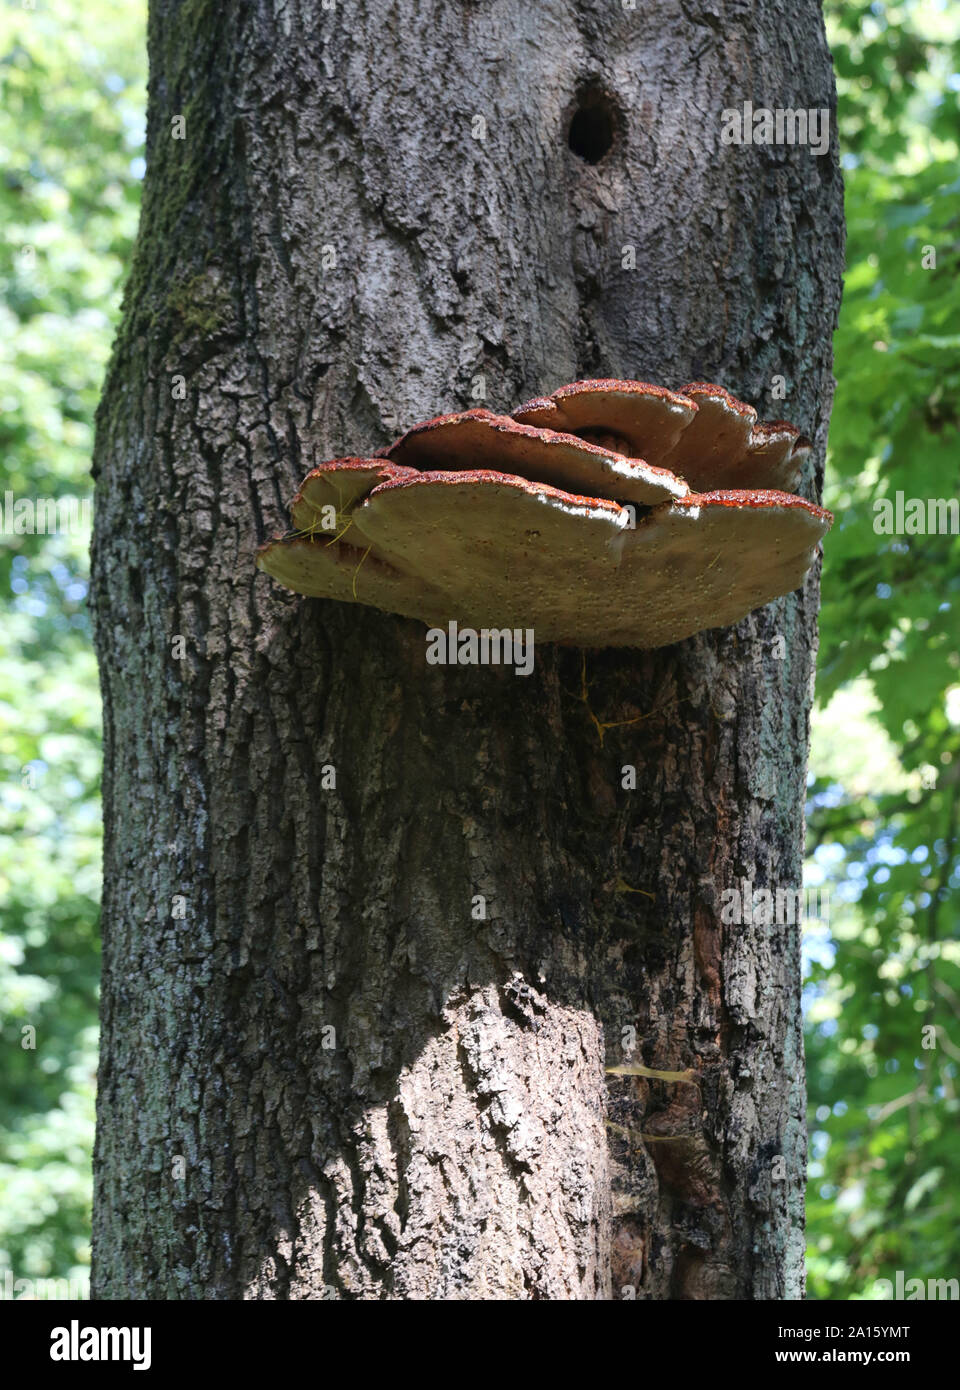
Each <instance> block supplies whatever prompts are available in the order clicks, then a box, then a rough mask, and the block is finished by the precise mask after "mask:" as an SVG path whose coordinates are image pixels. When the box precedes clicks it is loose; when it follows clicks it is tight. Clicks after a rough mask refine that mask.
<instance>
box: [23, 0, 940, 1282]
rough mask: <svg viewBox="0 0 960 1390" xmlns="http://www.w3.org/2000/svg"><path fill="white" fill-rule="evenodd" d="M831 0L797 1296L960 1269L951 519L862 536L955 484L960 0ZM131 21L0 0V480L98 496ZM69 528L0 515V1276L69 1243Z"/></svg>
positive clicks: (72, 756)
mask: <svg viewBox="0 0 960 1390" xmlns="http://www.w3.org/2000/svg"><path fill="white" fill-rule="evenodd" d="M826 10H827V20H828V33H829V37H830V41H831V46H832V48H833V52H834V55H835V58H836V63H837V70H838V83H839V90H840V110H839V124H840V139H841V144H842V149H843V150H844V164H845V169H846V178H847V216H848V221H849V242H848V274H847V281H846V296H845V300H844V306H843V311H842V314H841V321H840V326H839V329H838V332H837V340H836V356H837V364H836V374H837V377H838V380H839V387H838V391H837V397H836V402H835V406H834V414H833V425H832V429H831V445H830V456H829V460H828V479H827V497H826V502H827V505H828V506H830V507H832V508H833V509H834V510H835V511H836V512H837V517H838V520H837V525H836V526H835V528H834V531H833V532H832V534H831V536H830V538H829V540H828V543H827V546H826V562H825V569H824V588H823V595H824V599H823V619H822V645H821V660H820V676H819V699H820V709H819V711H818V714H817V717H816V719H815V725H814V743H813V753H812V759H811V778H810V836H811V845H810V853H811V858H810V864H809V881H810V882H811V883H821V884H823V885H825V886H826V887H828V888H829V890H830V893H831V920H830V922H829V924H826V923H824V924H820V925H818V924H813V925H812V927H811V930H810V932H809V934H808V938H807V951H806V956H807V969H808V979H807V986H806V991H807V1016H808V1035H807V1052H808V1067H809V1090H810V1105H811V1120H810V1127H811V1149H812V1153H811V1159H812V1162H811V1169H810V1191H809V1293H810V1296H811V1297H815V1298H840V1299H849V1298H854V1299H855V1298H870V1297H873V1296H875V1295H876V1290H875V1288H874V1285H873V1281H874V1280H875V1279H877V1278H890V1279H893V1278H894V1277H895V1274H896V1271H897V1270H898V1269H902V1270H904V1271H905V1274H906V1276H907V1277H909V1278H926V1277H943V1278H948V1277H960V1219H958V1218H960V1130H958V1125H957V1116H958V1108H960V1101H958V1097H957V1063H958V1061H960V942H958V933H957V920H958V913H957V909H956V907H955V905H954V900H953V896H952V894H951V889H955V888H956V886H957V879H958V862H957V848H958V846H957V826H958V820H960V807H958V777H960V674H958V672H960V633H958V627H957V601H958V593H957V591H958V588H960V538H958V537H955V536H949V535H931V536H903V537H898V536H883V535H878V534H877V532H875V530H874V522H875V520H876V517H875V514H874V510H873V504H874V502H875V500H876V499H877V498H878V497H881V496H887V497H891V498H893V497H894V495H895V494H896V492H897V491H898V490H899V491H901V492H903V493H904V494H905V496H906V497H922V498H927V497H944V498H950V497H955V496H957V495H958V494H960V479H958V471H960V447H958V445H960V438H958V413H960V390H958V388H960V275H958V269H960V265H958V262H960V196H958V195H960V155H958V147H960V116H958V93H960V11H958V8H957V6H956V5H953V4H951V3H950V0H907V3H904V4H900V5H888V4H882V3H873V4H863V3H837V0H828V3H827V6H826ZM145 25H146V16H145V12H144V6H143V4H142V3H140V0H134V3H123V2H122V0H87V3H83V4H81V3H80V0H36V4H35V6H33V5H30V4H25V3H19V2H18V0H12V3H8V4H6V5H5V6H3V7H2V8H0V170H2V173H0V222H2V225H3V231H4V235H3V238H2V242H0V500H2V498H3V495H4V493H5V492H6V491H7V490H9V491H10V492H12V493H13V494H14V495H15V496H31V497H38V496H43V497H77V498H81V497H88V496H90V495H91V492H92V488H91V481H90V477H89V461H90V452H91V446H92V422H93V413H94V410H95V407H96V401H97V396H98V392H99V388H100V383H101V380H102V375H103V370H104V367H105V365H106V360H107V356H108V354H109V350H110V342H111V338H112V333H113V328H114V325H115V322H116V318H117V313H118V309H119V291H120V286H121V283H122V279H123V275H124V273H125V269H126V267H127V266H128V265H129V261H130V251H131V247H132V241H133V236H134V233H135V228H136V214H137V204H138V198H139V181H140V178H141V175H142V148H143V135H144V132H143V112H144V109H145V91H144V83H145V65H146V59H145ZM931 248H932V251H933V256H932V257H931V254H930V251H931ZM668 384H676V383H668ZM787 413H789V411H788V412H787ZM88 540H89V538H88V536H86V535H58V536H31V535H13V536H11V535H4V536H3V537H2V538H0V591H2V593H3V611H4V616H3V622H2V628H0V913H2V915H0V1045H2V1068H0V1275H2V1273H3V1271H4V1270H5V1269H10V1270H12V1271H13V1273H14V1276H15V1277H33V1278H44V1277H49V1276H57V1277H60V1278H65V1277H76V1276H77V1275H82V1274H83V1273H84V1272H85V1270H86V1266H87V1264H88V1261H89V1230H90V1210H89V1203H90V1152H91V1148H92V1139H93V1083H94V1071H95V1065H96V981H97V971H98V954H97V899H98V891H99V858H100V842H99V836H100V826H99V808H98V768H99V710H98V706H99V694H98V688H97V675H96V666H95V663H94V660H93V656H92V652H91V649H90V633H89V620H88V617H87V613H86V610H85V607H84V600H85V595H86V583H87V545H88ZM25 1025H26V1026H31V1027H34V1028H36V1049H35V1050H31V1049H29V1048H24V1047H23V1045H22V1044H23V1042H24V1035H23V1033H22V1029H23V1028H24V1026H25ZM924 1028H927V1029H930V1028H932V1029H934V1030H935V1033H934V1034H931V1033H930V1032H929V1031H928V1032H927V1034H926V1037H927V1040H928V1041H929V1040H930V1038H931V1036H932V1037H933V1038H934V1040H935V1043H936V1046H935V1048H925V1047H924V1046H923V1041H924V1034H923V1030H924ZM27 1040H29V1039H27Z"/></svg>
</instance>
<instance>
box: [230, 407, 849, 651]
mask: <svg viewBox="0 0 960 1390" xmlns="http://www.w3.org/2000/svg"><path fill="white" fill-rule="evenodd" d="M809 449H810V444H809V441H808V440H806V439H804V438H803V437H802V436H801V435H800V433H799V431H797V430H796V429H794V427H793V426H792V425H788V424H786V423H784V422H781V421H777V422H775V423H774V424H770V425H765V424H761V423H758V421H757V418H756V412H755V411H754V410H753V408H752V407H751V406H748V405H745V404H744V403H743V402H742V401H738V400H736V398H735V397H733V396H731V395H730V394H729V392H727V391H725V390H724V389H723V387H721V386H713V385H710V384H708V383H705V382H699V383H696V384H694V385H691V386H688V387H685V388H684V389H683V390H682V391H680V392H672V391H667V390H665V389H664V388H662V387H659V386H650V385H648V384H646V383H644V382H636V381H610V380H602V381H580V382H575V383H574V384H573V385H571V386H565V387H562V388H561V389H560V390H558V391H555V392H554V393H553V394H552V395H551V396H549V397H540V398H538V399H536V400H533V401H529V402H527V404H526V405H523V406H521V407H520V408H519V409H518V410H517V411H515V412H514V414H513V416H508V415H495V414H493V413H492V412H491V411H488V410H468V411H463V412H460V413H458V414H454V415H441V416H438V417H437V418H435V419H433V420H427V421H425V422H424V423H423V424H420V425H416V426H415V427H414V428H413V429H411V430H409V431H408V432H407V433H406V434H404V435H403V436H402V437H401V438H400V439H398V440H397V441H396V442H395V443H394V444H392V445H390V447H389V448H387V449H384V450H383V451H382V452H381V454H380V455H379V456H377V457H375V458H343V459H334V460H332V461H331V462H329V463H323V464H321V465H320V466H319V467H317V468H314V469H313V470H312V471H311V472H310V473H309V474H308V475H307V477H306V478H305V479H304V481H303V483H302V484H301V487H300V491H299V492H298V493H297V496H296V497H295V498H294V501H293V506H292V519H293V527H294V529H293V530H292V531H291V532H290V533H288V534H287V535H286V536H282V537H278V538H277V539H275V540H273V541H271V542H269V544H267V545H265V546H263V547H261V550H260V552H259V555H258V558H257V564H258V566H259V567H260V569H262V570H264V571H266V573H267V574H270V575H272V576H273V577H274V578H275V579H277V580H278V581H279V582H280V583H281V584H283V585H285V586H286V587H287V588H290V589H293V590H295V591H296V592H297V593H301V594H308V595H312V596H315V597H324V598H335V599H341V600H343V601H345V602H355V603H364V604H368V605H370V606H372V607H375V608H381V609H384V610H386V611H387V612H391V613H399V614H401V615H403V616H405V617H412V618H419V619H420V620H421V621H423V622H425V623H427V624H428V625H429V626H442V625H445V624H446V623H448V622H449V621H450V620H452V619H456V620H457V621H458V622H460V623H461V624H469V625H471V626H474V627H477V628H506V627H523V628H533V630H534V633H535V635H536V639H537V640H539V641H541V642H561V643H568V644H571V645H575V646H584V647H600V646H611V647H615V646H632V647H660V646H665V645H667V644H669V643H671V642H677V641H680V640H681V639H682V638H684V637H689V636H691V635H692V634H693V633H695V632H700V631H702V630H703V629H705V628H711V627H725V626H727V625H729V624H731V623H735V622H737V621H738V620H739V619H740V618H742V617H744V616H745V615H746V614H747V613H749V612H751V611H752V610H753V609H754V608H759V607H760V606H761V605H763V604H765V603H768V602H770V600H771V599H774V598H777V597H779V596H780V595H781V594H786V593H789V592H790V591H791V590H793V589H796V588H797V587H798V586H799V585H800V584H802V582H803V578H804V575H805V574H806V572H807V570H808V568H809V567H810V564H811V563H812V560H813V557H814V554H815V553H816V548H817V545H818V544H819V542H820V540H821V539H822V538H823V536H824V535H825V534H826V532H827V530H828V529H829V527H830V524H831V522H832V520H833V518H832V517H831V515H830V513H829V512H826V511H824V510H823V508H821V507H818V506H815V505H814V504H813V503H811V502H807V501H806V500H805V499H804V498H802V497H799V496H796V495H795V493H794V492H793V491H792V489H793V488H795V487H796V486H797V485H798V483H799V477H800V470H801V467H802V464H803V461H804V459H805V457H806V455H807V453H808V452H809Z"/></svg>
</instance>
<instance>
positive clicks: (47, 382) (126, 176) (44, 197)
mask: <svg viewBox="0 0 960 1390" xmlns="http://www.w3.org/2000/svg"><path fill="white" fill-rule="evenodd" d="M144 24H145V15H144V13H143V10H142V7H141V5H139V4H129V3H124V0H93V2H92V3H91V0H86V2H85V3H83V4H81V3H79V0H62V2H58V3H51V2H50V0H37V3H36V6H35V7H34V6H33V5H29V6H28V5H22V4H20V3H7V4H4V5H3V6H2V7H0V225H2V227H3V236H2V239H0V502H2V501H3V500H4V494H5V493H6V492H7V491H8V490H9V491H10V492H11V493H12V494H13V495H14V496H15V497H32V498H37V497H76V498H84V497H87V498H88V497H90V496H91V495H92V484H91V479H90V454H91V450H92V443H93V431H92V425H93V414H94V410H95V408H96V404H97V397H98V394H99V391H100V385H101V381H102V378H103V372H104V368H105V366H106V361H107V356H108V354H109V351H110V343H111V339H112V336H113V326H114V322H115V319H116V316H117V311H118V309H119V293H118V291H119V286H120V284H121V280H122V277H123V274H124V270H125V267H126V266H127V265H128V263H129V258H130V250H131V245H132V240H133V236H134V233H135V231H136V217H137V204H138V198H139V183H138V180H139V178H140V177H141V174H142V165H141V162H140V161H141V151H142V147H143V139H144V130H143V122H144V109H145V100H146V95H145V68H146V57H145V52H144ZM5 520H7V518H6V517H5ZM89 542H90V537H89V533H86V534H79V535H54V536H33V535H10V534H5V535H3V536H0V593H2V612H3V618H2V622H0V1047H2V1062H0V1277H2V1274H3V1271H4V1270H5V1269H10V1270H11V1271H12V1272H13V1276H14V1277H15V1278H37V1277H47V1276H52V1275H56V1276H58V1277H61V1278H76V1277H78V1276H81V1275H84V1274H85V1273H86V1270H87V1266H88V1265H89V1240H90V1235H89V1233H90V1151H91V1147H92V1139H93V1093H94V1072H95V1068H96V989H97V977H98V968H99V959H98V947H97V903H98V897H99V882H100V880H99V875H100V819H99V816H100V812H99V799H98V788H99V764H100V748H99V739H100V714H99V688H98V681H97V669H96V662H95V660H94V657H93V653H92V650H91V645H90V623H89V618H88V615H87V611H86V608H85V598H86V592H87V571H88V562H87V549H88V546H89ZM25 1025H27V1026H30V1027H34V1028H35V1029H36V1048H35V1050H30V1048H29V1047H24V1046H23V1043H24V1042H25V1041H27V1042H29V1035H28V1036H27V1037H26V1038H25V1037H24V1035H23V1033H22V1031H21V1030H22V1028H23V1027H24V1026H25Z"/></svg>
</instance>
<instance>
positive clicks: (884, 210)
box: [806, 0, 960, 1299]
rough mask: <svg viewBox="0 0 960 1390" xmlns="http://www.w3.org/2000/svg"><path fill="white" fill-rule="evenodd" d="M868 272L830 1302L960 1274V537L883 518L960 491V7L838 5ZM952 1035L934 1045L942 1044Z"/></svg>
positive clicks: (854, 442) (825, 1098)
mask: <svg viewBox="0 0 960 1390" xmlns="http://www.w3.org/2000/svg"><path fill="white" fill-rule="evenodd" d="M827 16H828V33H829V37H830V42H831V47H832V49H833V53H834V58H835V61H836V66H837V75H838V83H839V91H840V109H839V125H840V141H841V149H842V150H843V152H844V153H843V162H844V166H845V177H846V196H847V222H848V245H847V274H846V279H845V291H844V302H843V309H842V313H841V320H840V325H839V328H838V331H837V335H836V345H835V346H836V365H835V368H834V370H835V374H836V376H837V379H838V388H837V395H836V401H835V404H834V411H833V421H832V425H831V430H830V452H829V457H828V477H827V488H826V496H825V503H826V505H827V506H828V507H830V508H832V509H833V510H834V511H835V512H836V514H837V523H836V525H835V526H834V529H833V531H832V533H831V535H830V537H829V540H828V542H827V544H826V546H825V563H824V574H823V611H822V615H821V650H820V664H819V674H818V686H817V690H818V701H819V704H820V712H819V714H818V717H817V719H816V721H815V727H814V740H813V748H812V753H811V773H812V775H811V788H810V791H811V796H810V807H809V817H808V825H809V832H810V852H811V856H812V859H811V866H810V870H811V871H810V879H811V881H818V880H819V881H822V882H824V883H825V884H826V885H827V886H828V887H829V889H830V893H831V904H832V911H831V918H832V920H831V922H830V925H829V930H828V931H821V932H819V933H817V932H813V933H811V934H810V936H809V937H808V942H807V955H808V960H809V975H808V982H807V996H808V998H807V1010H806V1017H807V1023H808V1027H807V1060H808V1085H809V1099H810V1130H811V1160H812V1162H811V1168H810V1188H809V1191H808V1296H810V1297H813V1298H841V1299H857V1298H872V1297H876V1296H877V1291H876V1289H875V1287H874V1280H876V1279H878V1278H885V1279H891V1280H893V1279H895V1277H896V1271H897V1270H903V1271H904V1274H905V1277H906V1278H922V1279H927V1278H931V1277H940V1278H960V1127H958V1123H957V1121H958V1112H960V1101H958V1097H957V1076H958V1069H957V1063H958V1061H960V941H958V932H957V924H958V910H957V898H956V889H957V885H958V876H960V873H958V841H957V834H958V826H960V803H958V796H960V780H958V779H960V628H958V612H960V537H957V536H956V535H908V536H892V535H885V534H882V533H879V534H878V531H877V530H875V523H877V522H879V519H880V518H879V516H878V514H877V513H876V512H875V510H874V503H875V502H876V501H877V499H878V498H889V499H891V501H893V499H895V497H896V494H897V492H902V493H903V494H904V497H905V498H912V497H914V498H922V499H924V506H925V507H926V499H927V498H956V497H958V496H960V435H958V416H960V273H958V272H960V159H958V150H960V117H958V92H960V8H958V7H957V6H956V5H955V4H951V3H949V0H919V3H906V4H900V5H887V4H880V3H874V4H862V3H844V4H840V3H835V2H834V0H830V3H828V5H827ZM931 1044H932V1045H931Z"/></svg>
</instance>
